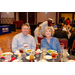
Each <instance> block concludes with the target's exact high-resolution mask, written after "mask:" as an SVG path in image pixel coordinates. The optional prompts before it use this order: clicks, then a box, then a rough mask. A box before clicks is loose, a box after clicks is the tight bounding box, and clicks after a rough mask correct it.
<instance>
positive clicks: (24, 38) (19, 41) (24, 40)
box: [12, 24, 36, 52]
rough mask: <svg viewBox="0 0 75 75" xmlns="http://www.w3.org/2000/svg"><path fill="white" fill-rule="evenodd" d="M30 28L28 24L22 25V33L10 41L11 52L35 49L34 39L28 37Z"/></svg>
mask: <svg viewBox="0 0 75 75" xmlns="http://www.w3.org/2000/svg"><path fill="white" fill-rule="evenodd" d="M29 29H30V26H29V25H28V24H23V25H22V32H21V33H19V34H17V35H15V36H14V37H13V40H12V52H16V50H19V49H20V48H22V49H33V50H35V49H36V44H35V41H34V37H33V36H31V35H29V34H28V33H29Z"/></svg>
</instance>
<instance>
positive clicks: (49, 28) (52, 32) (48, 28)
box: [43, 26, 54, 36]
mask: <svg viewBox="0 0 75 75" xmlns="http://www.w3.org/2000/svg"><path fill="white" fill-rule="evenodd" d="M46 30H50V31H51V36H53V34H54V31H53V29H52V28H51V27H49V26H47V27H46V28H45V29H44V31H43V35H45V32H46Z"/></svg>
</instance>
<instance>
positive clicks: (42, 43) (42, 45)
mask: <svg viewBox="0 0 75 75" xmlns="http://www.w3.org/2000/svg"><path fill="white" fill-rule="evenodd" d="M43 47H44V42H43V41H42V40H41V48H43Z"/></svg>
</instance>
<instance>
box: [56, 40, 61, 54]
mask: <svg viewBox="0 0 75 75" xmlns="http://www.w3.org/2000/svg"><path fill="white" fill-rule="evenodd" d="M60 50H61V47H60V43H59V41H58V39H57V52H58V53H60Z"/></svg>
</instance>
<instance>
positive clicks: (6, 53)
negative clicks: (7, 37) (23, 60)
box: [2, 52, 13, 57]
mask: <svg viewBox="0 0 75 75" xmlns="http://www.w3.org/2000/svg"><path fill="white" fill-rule="evenodd" d="M8 54H11V55H13V53H12V52H5V53H2V56H3V57H4V55H5V56H6V55H8Z"/></svg>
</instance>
